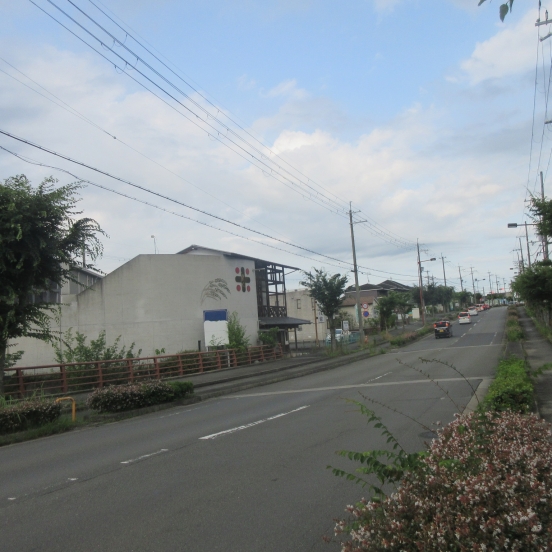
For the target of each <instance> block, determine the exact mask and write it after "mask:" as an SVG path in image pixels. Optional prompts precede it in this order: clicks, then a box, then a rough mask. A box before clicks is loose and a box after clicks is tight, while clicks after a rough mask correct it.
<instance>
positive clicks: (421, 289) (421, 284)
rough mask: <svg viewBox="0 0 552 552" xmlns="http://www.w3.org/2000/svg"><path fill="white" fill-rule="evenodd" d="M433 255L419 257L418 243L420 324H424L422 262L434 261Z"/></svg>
mask: <svg viewBox="0 0 552 552" xmlns="http://www.w3.org/2000/svg"><path fill="white" fill-rule="evenodd" d="M436 260H437V259H436V258H435V257H432V258H431V259H424V260H421V259H420V246H419V245H418V281H419V283H420V308H421V310H422V324H423V325H424V326H425V305H424V288H423V282H422V263H427V262H429V261H436Z"/></svg>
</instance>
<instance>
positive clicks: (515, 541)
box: [336, 412, 552, 552]
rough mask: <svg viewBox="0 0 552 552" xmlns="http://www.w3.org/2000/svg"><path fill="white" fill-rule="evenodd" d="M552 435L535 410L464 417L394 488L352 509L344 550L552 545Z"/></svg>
mask: <svg viewBox="0 0 552 552" xmlns="http://www.w3.org/2000/svg"><path fill="white" fill-rule="evenodd" d="M549 437H550V428H549V425H548V424H547V423H546V422H544V421H543V420H539V419H538V418H537V417H536V416H533V415H530V416H526V415H521V414H518V413H513V412H502V413H490V412H488V413H485V414H471V415H468V416H465V417H459V418H457V419H456V420H455V421H454V422H452V423H451V424H449V425H448V426H446V427H445V428H444V429H443V430H442V431H441V432H440V434H439V437H438V438H437V439H436V440H434V441H433V443H432V444H431V446H430V449H429V451H428V454H427V455H424V456H423V457H422V458H421V461H420V462H419V464H418V466H417V467H415V468H414V469H413V470H412V471H410V472H408V473H407V474H406V475H405V477H404V479H403V481H402V483H401V486H400V488H399V489H398V491H397V492H396V493H395V494H393V495H391V496H389V497H387V498H385V499H384V500H383V501H381V502H379V503H378V502H367V501H366V500H363V501H362V502H361V503H359V504H358V505H356V506H350V507H348V511H349V512H351V513H352V515H353V517H354V522H353V523H352V524H349V523H348V522H346V521H339V522H338V524H337V526H336V533H337V534H343V533H346V532H348V533H349V535H350V538H351V540H349V541H348V542H345V543H343V545H342V551H343V552H353V551H357V552H360V551H376V550H378V551H380V550H395V551H421V550H424V551H442V550H447V551H466V552H467V551H473V550H476V551H483V550H523V551H528V550H535V551H536V550H542V551H545V550H552V445H551V443H550V441H549Z"/></svg>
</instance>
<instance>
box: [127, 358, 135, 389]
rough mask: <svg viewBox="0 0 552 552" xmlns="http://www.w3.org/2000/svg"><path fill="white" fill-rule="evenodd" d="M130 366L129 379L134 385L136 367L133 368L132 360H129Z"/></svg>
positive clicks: (128, 364)
mask: <svg viewBox="0 0 552 552" xmlns="http://www.w3.org/2000/svg"><path fill="white" fill-rule="evenodd" d="M127 366H128V379H129V381H130V383H134V367H133V366H132V360H130V358H129V359H128V360H127Z"/></svg>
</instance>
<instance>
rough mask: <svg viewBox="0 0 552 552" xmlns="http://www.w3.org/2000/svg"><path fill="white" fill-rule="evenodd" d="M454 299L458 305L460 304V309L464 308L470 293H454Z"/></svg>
mask: <svg viewBox="0 0 552 552" xmlns="http://www.w3.org/2000/svg"><path fill="white" fill-rule="evenodd" d="M454 298H455V299H456V301H458V303H460V308H462V307H464V306H466V305H467V304H468V301H469V300H470V292H469V291H466V290H464V291H457V292H456V293H454Z"/></svg>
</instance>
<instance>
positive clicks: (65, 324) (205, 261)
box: [14, 255, 258, 366]
mask: <svg viewBox="0 0 552 552" xmlns="http://www.w3.org/2000/svg"><path fill="white" fill-rule="evenodd" d="M242 267H244V269H245V270H248V271H249V276H250V282H249V283H248V286H249V291H247V290H246V291H245V292H243V291H240V292H238V291H237V285H238V283H237V282H236V280H235V279H236V276H237V273H236V269H238V270H239V271H241V268H242ZM254 270H255V266H254V262H253V261H249V260H243V259H240V260H235V259H229V258H228V257H224V256H222V255H139V256H138V257H135V258H134V259H132V260H131V261H129V262H128V263H126V264H124V265H123V266H121V267H120V268H118V269H117V270H115V271H114V272H112V273H110V274H108V275H107V276H105V277H104V278H103V279H101V280H100V281H98V282H96V283H95V284H94V285H93V286H92V287H91V288H90V289H87V290H85V291H83V292H82V293H79V294H78V295H76V296H64V297H63V298H62V300H63V301H65V302H66V303H69V304H65V305H62V307H61V326H60V328H57V326H55V324H54V323H53V325H54V326H55V327H56V329H61V331H62V332H65V331H66V330H67V329H68V328H73V329H74V330H78V331H79V332H81V333H84V334H85V335H86V336H88V338H89V339H91V338H92V339H95V338H96V337H97V336H98V334H99V333H100V332H101V331H102V330H105V331H106V338H107V343H108V344H112V343H113V342H114V341H115V339H116V338H117V337H118V336H121V340H120V345H125V346H127V347H129V346H130V345H131V344H132V343H133V342H134V343H135V351H137V350H138V349H142V355H143V356H148V355H152V354H154V353H155V349H161V348H164V349H165V351H166V352H167V354H169V353H176V352H178V351H182V350H185V349H189V350H197V345H198V341H199V340H201V344H202V349H204V347H205V336H204V329H203V311H204V310H211V309H228V311H229V313H232V312H234V311H236V312H237V313H238V316H239V318H240V322H241V324H242V325H244V326H245V327H246V329H247V335H248V337H249V338H250V341H251V344H252V345H255V344H256V343H257V331H258V316H257V294H256V288H255V277H254V275H255V271H254ZM215 278H223V279H224V280H226V282H227V283H228V287H229V289H230V293H229V294H228V293H227V294H226V295H227V298H226V299H225V298H224V297H223V298H222V299H221V300H215V299H212V298H205V297H204V298H203V302H202V291H203V289H204V287H205V286H206V285H207V284H208V283H209V281H212V280H214V279H215ZM208 341H209V339H207V344H208ZM16 342H17V343H18V345H17V347H15V348H14V350H19V349H22V350H24V351H25V355H24V356H23V359H22V360H21V362H20V363H19V366H32V365H41V364H51V363H53V362H55V360H54V353H53V349H52V347H51V346H50V345H48V344H44V343H41V342H40V341H38V340H35V339H29V338H24V339H18V340H16Z"/></svg>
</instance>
